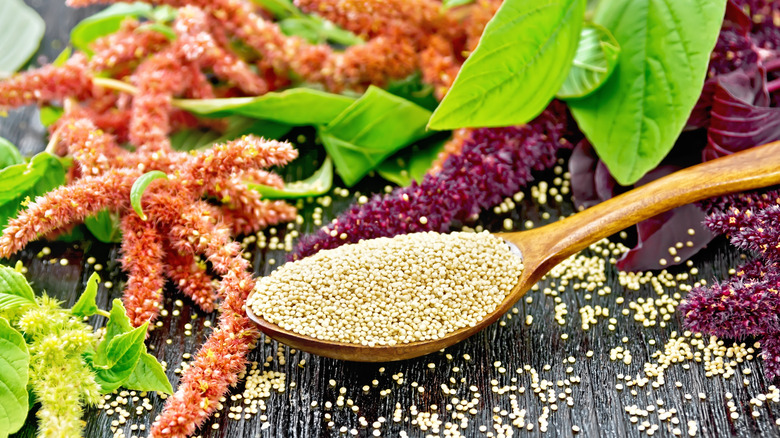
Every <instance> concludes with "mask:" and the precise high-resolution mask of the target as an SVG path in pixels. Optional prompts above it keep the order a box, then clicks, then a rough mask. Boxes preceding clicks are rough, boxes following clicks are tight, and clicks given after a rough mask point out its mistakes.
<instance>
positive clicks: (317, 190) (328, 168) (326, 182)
mask: <svg viewBox="0 0 780 438" xmlns="http://www.w3.org/2000/svg"><path fill="white" fill-rule="evenodd" d="M247 186H249V188H251V189H254V190H256V191H257V192H259V193H260V194H261V195H262V196H263V198H266V199H290V198H305V197H307V196H319V195H322V194H323V193H326V192H327V191H328V190H330V188H331V186H333V163H332V161H331V159H330V157H326V158H325V162H323V163H322V166H321V167H320V168H319V169H317V171H316V172H314V173H313V174H312V176H310V177H308V178H306V179H304V180H301V181H295V182H291V183H285V185H284V188H283V189H277V188H274V187H269V186H264V185H262V184H252V183H251V182H249V183H247Z"/></svg>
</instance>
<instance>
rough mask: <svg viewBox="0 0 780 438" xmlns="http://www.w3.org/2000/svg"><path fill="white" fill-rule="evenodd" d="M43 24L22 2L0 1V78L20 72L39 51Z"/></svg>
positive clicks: (17, 0) (33, 11) (35, 13)
mask: <svg viewBox="0 0 780 438" xmlns="http://www.w3.org/2000/svg"><path fill="white" fill-rule="evenodd" d="M45 30H46V24H45V23H44V22H43V18H41V16H40V15H38V13H37V12H35V10H34V9H32V8H30V7H28V6H27V5H26V4H24V2H23V1H22V0H3V1H0V77H4V76H10V75H11V73H13V72H15V71H17V70H19V69H20V68H21V67H22V66H23V65H24V64H26V63H27V60H29V59H30V57H31V56H32V55H33V54H34V53H35V52H36V51H37V50H38V46H39V45H40V44H41V39H42V38H43V32H44V31H45Z"/></svg>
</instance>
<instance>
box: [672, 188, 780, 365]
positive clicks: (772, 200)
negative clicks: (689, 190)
mask: <svg viewBox="0 0 780 438" xmlns="http://www.w3.org/2000/svg"><path fill="white" fill-rule="evenodd" d="M703 206H704V208H705V209H707V210H710V211H711V212H712V213H711V214H710V216H709V217H708V218H707V219H706V221H705V224H706V225H707V227H708V228H709V229H710V230H712V231H713V232H715V233H719V234H726V235H727V236H728V237H729V239H730V240H731V243H732V244H733V245H735V246H736V247H738V248H741V249H745V250H748V251H751V252H754V253H755V254H756V255H757V258H756V259H755V260H753V261H750V262H748V263H747V264H745V265H743V266H742V267H740V268H739V270H738V271H737V273H736V274H735V275H734V276H733V277H732V278H730V279H729V280H727V281H725V282H720V283H716V284H714V285H712V286H710V287H697V288H695V289H693V290H692V291H691V292H690V293H689V294H688V296H687V297H686V299H685V300H684V301H683V302H682V303H681V304H680V306H679V309H680V311H681V312H682V313H683V315H684V316H685V322H684V323H685V327H686V328H688V329H690V330H693V331H697V332H702V333H707V334H711V335H715V336H718V337H728V338H741V337H745V336H760V337H761V338H762V340H761V346H762V348H763V351H762V357H764V366H765V370H766V374H767V376H769V377H770V378H775V377H780V248H778V246H779V245H778V242H780V228H778V227H777V226H776V224H777V222H778V218H780V191H777V190H772V191H764V192H754V193H744V194H738V195H730V196H724V197H721V198H716V199H713V200H710V201H708V202H706V203H704V204H703Z"/></svg>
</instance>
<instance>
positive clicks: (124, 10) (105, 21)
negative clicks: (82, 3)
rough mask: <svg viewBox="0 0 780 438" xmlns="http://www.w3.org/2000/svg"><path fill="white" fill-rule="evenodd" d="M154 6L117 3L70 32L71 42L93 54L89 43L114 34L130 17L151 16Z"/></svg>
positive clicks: (87, 19) (140, 3)
mask: <svg viewBox="0 0 780 438" xmlns="http://www.w3.org/2000/svg"><path fill="white" fill-rule="evenodd" d="M152 12H153V8H152V6H151V5H149V4H147V3H142V2H135V3H115V4H113V5H111V6H109V7H107V8H106V9H103V10H102V11H100V12H98V13H97V14H95V15H92V16H90V17H87V18H85V19H83V20H81V22H79V24H77V25H76V27H74V28H73V30H72V31H71V32H70V43H71V44H73V47H75V48H77V49H79V50H81V51H83V52H86V53H87V54H90V55H91V54H92V51H91V50H90V49H89V44H90V43H91V42H93V41H95V40H96V39H98V38H100V37H102V36H106V35H109V34H112V33H114V32H116V31H117V30H119V27H120V26H121V24H122V21H124V20H125V19H126V18H128V17H135V18H138V17H151V16H152Z"/></svg>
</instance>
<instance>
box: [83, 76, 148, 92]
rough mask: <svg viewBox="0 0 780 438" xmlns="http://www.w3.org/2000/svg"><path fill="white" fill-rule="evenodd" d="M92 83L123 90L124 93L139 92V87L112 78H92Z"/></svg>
mask: <svg viewBox="0 0 780 438" xmlns="http://www.w3.org/2000/svg"><path fill="white" fill-rule="evenodd" d="M92 83H93V84H95V85H97V86H98V87H103V88H110V89H112V90H116V91H121V92H123V93H127V94H132V95H134V96H135V95H136V94H138V88H136V87H134V86H133V85H130V84H128V83H127V82H124V81H119V80H116V79H111V78H92Z"/></svg>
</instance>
